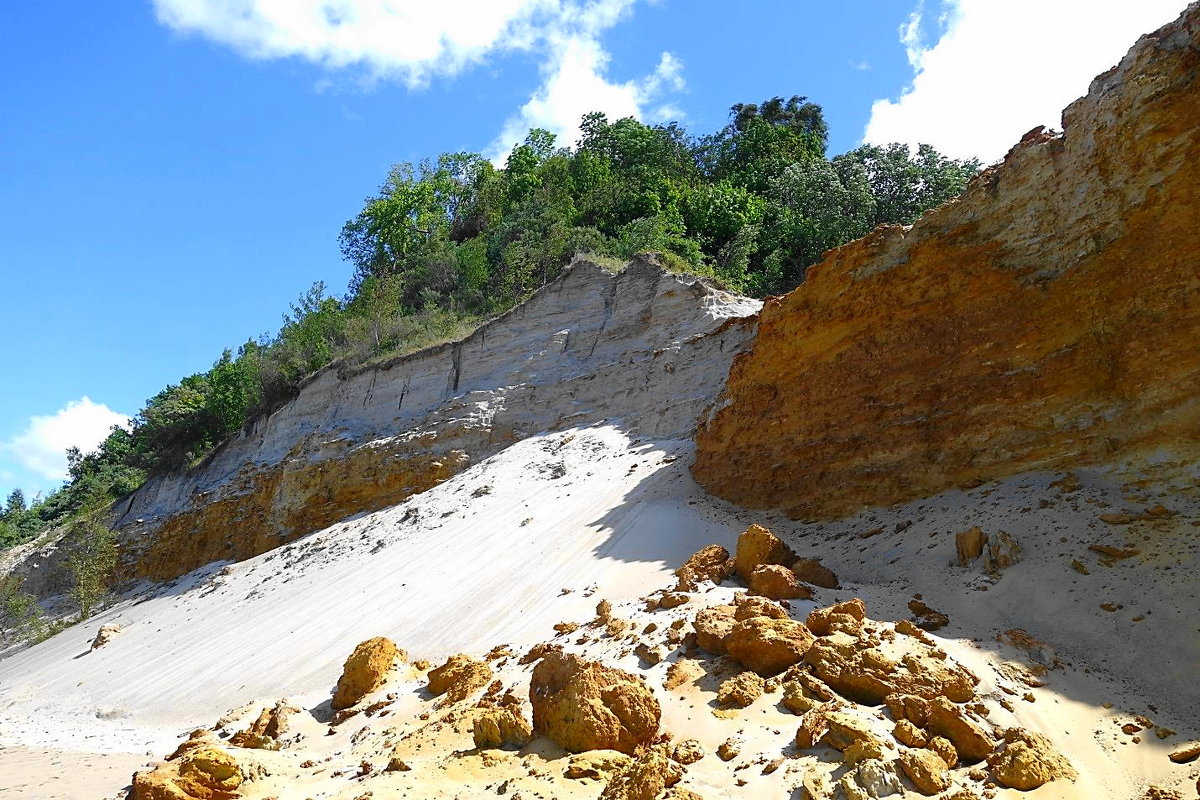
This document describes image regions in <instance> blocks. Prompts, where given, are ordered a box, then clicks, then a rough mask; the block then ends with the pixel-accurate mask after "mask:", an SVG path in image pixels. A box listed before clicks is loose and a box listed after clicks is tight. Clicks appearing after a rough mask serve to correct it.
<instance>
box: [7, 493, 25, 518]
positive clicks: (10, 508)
mask: <svg viewBox="0 0 1200 800" xmlns="http://www.w3.org/2000/svg"><path fill="white" fill-rule="evenodd" d="M24 511H25V492H23V491H21V490H20V489H13V490H12V491H11V492H9V494H8V501H7V502H6V503H5V504H4V516H6V517H12V516H16V515H17V514H22V513H24Z"/></svg>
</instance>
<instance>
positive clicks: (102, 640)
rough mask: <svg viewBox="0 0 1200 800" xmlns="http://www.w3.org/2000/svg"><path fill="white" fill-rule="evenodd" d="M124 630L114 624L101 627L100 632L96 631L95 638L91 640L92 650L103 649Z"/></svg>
mask: <svg viewBox="0 0 1200 800" xmlns="http://www.w3.org/2000/svg"><path fill="white" fill-rule="evenodd" d="M124 630H125V629H124V628H122V627H121V626H120V625H118V624H116V623H115V622H114V623H110V624H108V625H101V626H100V630H98V631H96V638H95V639H92V649H93V650H95V649H97V648H99V647H103V646H104V645H106V644H108V643H109V642H111V641H112V640H113V639H114V638H115V637H117V636H120V635H121V634H122V633H123V632H124Z"/></svg>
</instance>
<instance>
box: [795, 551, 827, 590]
mask: <svg viewBox="0 0 1200 800" xmlns="http://www.w3.org/2000/svg"><path fill="white" fill-rule="evenodd" d="M792 572H793V573H795V575H796V577H797V578H798V579H799V580H801V581H803V582H804V583H811V584H812V585H813V586H820V587H822V588H824V589H836V588H838V578H837V575H836V574H834V571H833V570H831V569H830V568H829V567H826V566H824V565H822V564H821V559H819V558H801V559H797V560H796V562H795V563H794V564H792Z"/></svg>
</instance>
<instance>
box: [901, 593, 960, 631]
mask: <svg viewBox="0 0 1200 800" xmlns="http://www.w3.org/2000/svg"><path fill="white" fill-rule="evenodd" d="M908 610H909V611H911V612H912V613H913V618H914V619H915V620H916V623H917V625H919V626H920V627H921V628H922V629H923V630H927V631H936V630H937V629H939V628H944V627H946V626H947V625H949V624H950V618H949V617H948V616H946V615H945V614H943V613H942V612H940V611H935V610H934V609H932V608H930V607H929V606H928V605H926V604H925V602H924V601H923V600H909V601H908Z"/></svg>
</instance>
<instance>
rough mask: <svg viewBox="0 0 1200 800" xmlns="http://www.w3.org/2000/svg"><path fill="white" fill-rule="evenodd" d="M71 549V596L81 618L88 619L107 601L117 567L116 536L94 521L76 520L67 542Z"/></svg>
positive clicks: (69, 559) (89, 519) (69, 566)
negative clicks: (99, 605) (95, 609)
mask: <svg viewBox="0 0 1200 800" xmlns="http://www.w3.org/2000/svg"><path fill="white" fill-rule="evenodd" d="M64 544H65V546H66V547H67V548H68V549H69V551H70V555H68V556H67V559H66V566H67V570H68V572H70V574H71V596H72V597H73V598H74V599H75V602H76V604H78V606H79V618H80V619H81V620H84V619H87V618H88V617H90V616H91V615H92V610H93V609H94V608H95V607H96V605H97V604H98V603H99V602H100V601H101V600H103V599H104V596H105V595H106V594H107V593H108V588H109V585H110V584H111V582H112V579H113V573H114V570H116V567H117V543H116V535H115V534H114V533H113V532H112V531H111V530H109V529H108V528H107V527H105V526H104V525H101V524H100V523H99V522H96V521H95V520H94V519H91V518H90V517H83V518H81V519H78V520H76V521H75V522H74V523H73V524H72V525H71V528H70V530H69V531H68V533H67V536H66V538H65V541H64Z"/></svg>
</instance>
